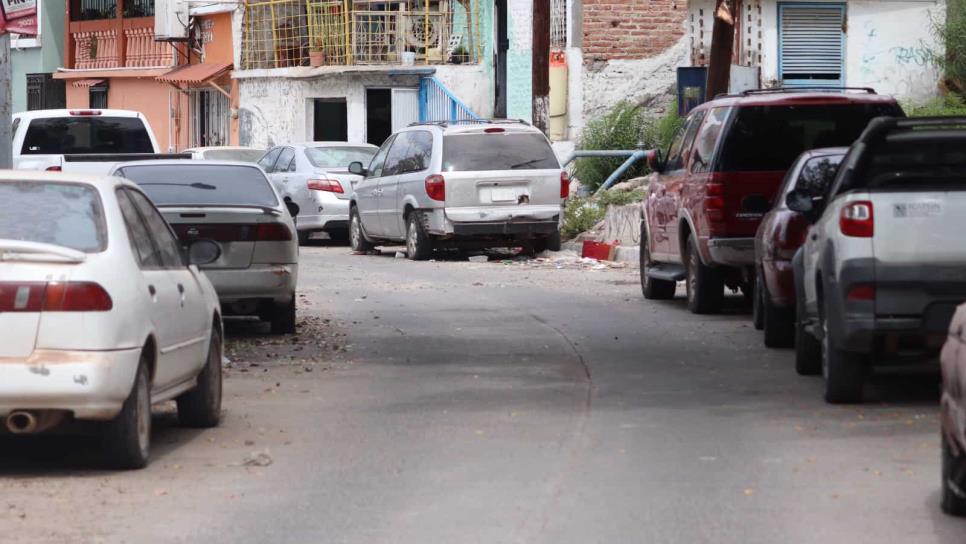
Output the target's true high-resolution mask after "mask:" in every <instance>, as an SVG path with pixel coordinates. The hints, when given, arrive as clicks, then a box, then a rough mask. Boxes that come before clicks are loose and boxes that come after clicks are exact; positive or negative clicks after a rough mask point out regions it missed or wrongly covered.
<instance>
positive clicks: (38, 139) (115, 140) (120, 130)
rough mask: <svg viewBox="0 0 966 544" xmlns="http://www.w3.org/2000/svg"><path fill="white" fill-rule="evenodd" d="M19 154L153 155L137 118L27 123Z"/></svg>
mask: <svg viewBox="0 0 966 544" xmlns="http://www.w3.org/2000/svg"><path fill="white" fill-rule="evenodd" d="M20 153H21V154H22V155H90V154H96V153H154V146H153V145H152V144H151V137H150V136H149V135H148V131H147V129H146V128H145V126H144V122H143V121H141V120H140V119H138V118H137V117H97V116H84V117H51V118H47V119H34V120H33V121H30V124H29V125H28V126H27V134H26V136H25V137H24V141H23V147H22V148H21V149H20Z"/></svg>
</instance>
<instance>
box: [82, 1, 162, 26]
mask: <svg viewBox="0 0 966 544" xmlns="http://www.w3.org/2000/svg"><path fill="white" fill-rule="evenodd" d="M142 1H143V0H142ZM151 10H152V11H153V10H154V6H153V3H152V7H151ZM70 14H71V20H73V21H93V20H96V19H113V18H115V17H117V0H73V3H72V4H71V10H70Z"/></svg>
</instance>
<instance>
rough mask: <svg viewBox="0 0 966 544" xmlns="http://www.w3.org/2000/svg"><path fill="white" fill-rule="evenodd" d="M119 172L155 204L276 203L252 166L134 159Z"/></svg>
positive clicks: (233, 204) (275, 198)
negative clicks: (166, 162)
mask: <svg viewBox="0 0 966 544" xmlns="http://www.w3.org/2000/svg"><path fill="white" fill-rule="evenodd" d="M123 175H124V177H125V178H127V179H129V180H131V181H133V182H134V183H137V184H138V185H139V186H140V187H141V189H143V190H144V192H145V193H147V194H148V196H149V197H151V200H152V201H154V203H155V204H156V205H158V206H268V207H272V208H274V207H276V206H278V198H277V197H276V196H275V191H274V190H272V185H271V183H270V182H269V181H268V178H266V177H265V175H264V174H262V171H261V170H259V169H258V168H255V167H254V166H246V165H223V164H205V163H203V162H200V161H182V162H179V163H171V164H138V163H135V164H131V165H128V166H125V167H124V171H123Z"/></svg>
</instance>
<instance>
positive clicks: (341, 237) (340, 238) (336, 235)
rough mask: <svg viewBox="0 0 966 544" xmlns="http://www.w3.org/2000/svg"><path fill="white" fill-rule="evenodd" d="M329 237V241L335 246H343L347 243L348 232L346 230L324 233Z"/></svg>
mask: <svg viewBox="0 0 966 544" xmlns="http://www.w3.org/2000/svg"><path fill="white" fill-rule="evenodd" d="M326 233H327V234H328V235H329V240H331V241H333V242H335V243H337V244H345V243H348V242H349V231H348V230H346V229H339V230H330V231H326Z"/></svg>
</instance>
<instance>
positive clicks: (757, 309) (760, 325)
mask: <svg viewBox="0 0 966 544" xmlns="http://www.w3.org/2000/svg"><path fill="white" fill-rule="evenodd" d="M764 297H765V293H764V282H763V281H762V280H761V272H760V271H759V272H758V273H757V274H755V298H754V300H753V301H752V306H751V322H752V324H754V326H755V330H756V331H760V330H764V329H765V309H764V308H763V307H762V301H763V300H764Z"/></svg>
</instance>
